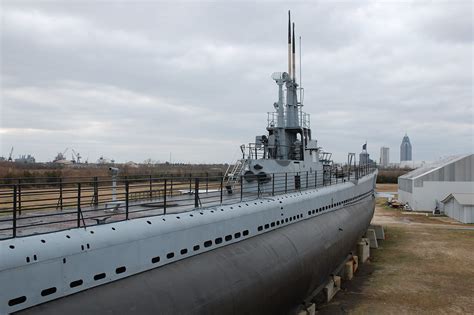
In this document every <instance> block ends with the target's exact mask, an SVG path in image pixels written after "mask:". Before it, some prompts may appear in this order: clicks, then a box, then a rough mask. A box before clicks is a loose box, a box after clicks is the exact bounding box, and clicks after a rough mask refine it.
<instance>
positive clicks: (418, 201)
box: [398, 154, 474, 211]
mask: <svg viewBox="0 0 474 315" xmlns="http://www.w3.org/2000/svg"><path fill="white" fill-rule="evenodd" d="M452 193H474V154H463V155H455V156H450V157H447V158H444V159H441V160H439V161H437V162H434V163H431V164H427V165H425V166H423V167H420V168H418V169H416V170H413V171H411V172H410V173H407V174H405V175H402V176H400V177H399V178H398V199H399V200H400V201H401V202H404V203H408V204H409V205H410V207H411V208H412V209H413V210H419V211H432V210H434V209H435V207H436V202H439V201H441V200H443V199H445V198H446V196H448V195H449V194H452Z"/></svg>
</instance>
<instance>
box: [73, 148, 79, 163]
mask: <svg viewBox="0 0 474 315" xmlns="http://www.w3.org/2000/svg"><path fill="white" fill-rule="evenodd" d="M71 150H72V162H73V163H81V155H80V154H79V152H76V151H74V149H71Z"/></svg>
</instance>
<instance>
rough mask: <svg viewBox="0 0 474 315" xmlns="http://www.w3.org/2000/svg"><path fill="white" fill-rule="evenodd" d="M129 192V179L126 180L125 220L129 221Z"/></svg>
mask: <svg viewBox="0 0 474 315" xmlns="http://www.w3.org/2000/svg"><path fill="white" fill-rule="evenodd" d="M128 192H129V182H128V179H126V180H125V220H128V200H129V199H128Z"/></svg>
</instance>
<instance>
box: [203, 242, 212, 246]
mask: <svg viewBox="0 0 474 315" xmlns="http://www.w3.org/2000/svg"><path fill="white" fill-rule="evenodd" d="M211 245H212V241H205V242H204V247H209V246H211Z"/></svg>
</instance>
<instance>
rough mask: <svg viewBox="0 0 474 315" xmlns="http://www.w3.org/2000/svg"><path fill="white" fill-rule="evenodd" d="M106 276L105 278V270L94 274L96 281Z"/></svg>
mask: <svg viewBox="0 0 474 315" xmlns="http://www.w3.org/2000/svg"><path fill="white" fill-rule="evenodd" d="M104 278H105V272H103V273H99V274H96V275H95V276H94V280H95V281H97V280H100V279H104Z"/></svg>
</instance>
